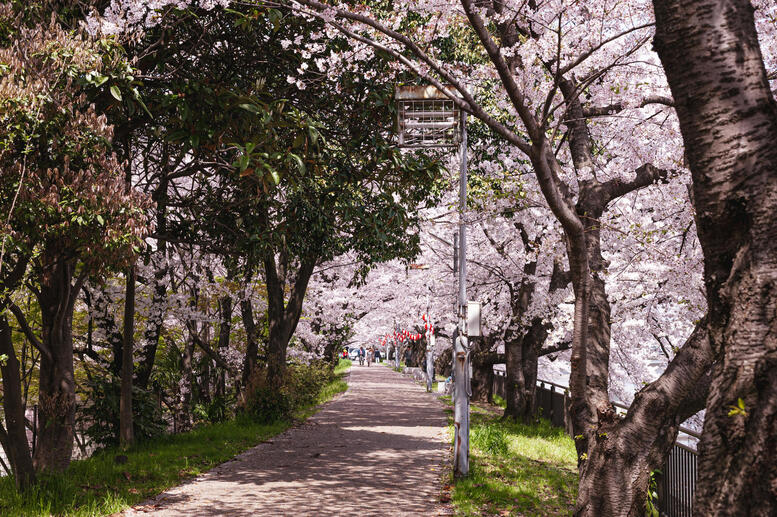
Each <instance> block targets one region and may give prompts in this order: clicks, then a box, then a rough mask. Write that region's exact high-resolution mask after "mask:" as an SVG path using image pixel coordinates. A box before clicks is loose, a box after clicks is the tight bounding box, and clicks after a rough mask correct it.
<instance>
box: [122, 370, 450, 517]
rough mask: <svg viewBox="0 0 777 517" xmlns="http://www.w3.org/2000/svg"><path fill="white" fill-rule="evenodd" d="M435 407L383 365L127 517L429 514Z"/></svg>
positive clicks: (436, 485) (442, 440)
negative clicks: (302, 418)
mask: <svg viewBox="0 0 777 517" xmlns="http://www.w3.org/2000/svg"><path fill="white" fill-rule="evenodd" d="M446 436H447V435H446V418H445V414H444V412H443V408H442V405H441V404H440V403H439V402H438V401H437V400H436V399H435V398H434V397H433V396H431V395H429V394H427V393H426V392H425V390H424V388H422V387H420V386H418V385H416V384H414V383H413V382H412V381H410V380H409V379H407V378H405V377H403V376H402V375H400V374H398V373H396V372H394V371H392V370H390V369H389V368H384V367H381V366H372V367H369V368H368V367H366V366H363V367H360V366H353V367H352V368H351V375H350V379H349V389H348V391H347V392H346V393H345V394H344V395H342V396H341V397H339V398H337V399H336V400H334V401H333V402H331V403H329V404H327V405H326V406H324V408H323V409H322V410H321V411H320V412H319V413H317V414H316V415H314V416H313V417H311V418H310V419H309V420H307V421H306V422H305V423H304V424H302V425H300V426H297V427H295V428H293V429H290V430H288V431H286V432H285V433H283V434H281V435H279V436H277V437H275V438H273V439H271V440H269V441H267V442H265V443H263V444H260V445H259V446H257V447H255V448H253V449H250V450H248V451H246V452H244V453H243V454H241V455H239V456H237V457H236V458H235V459H233V460H231V461H229V462H227V463H223V464H221V465H219V466H218V467H216V468H214V469H213V470H211V471H210V472H208V473H206V474H204V475H203V476H200V477H199V478H197V479H195V480H193V481H191V482H189V483H186V484H184V485H181V486H179V487H176V488H173V489H171V490H169V491H168V492H165V493H163V494H160V495H159V496H157V497H156V498H154V499H152V500H151V501H148V502H146V503H144V504H143V505H140V506H137V507H135V508H134V509H132V510H128V511H126V512H124V513H123V515H125V516H137V515H148V514H151V515H159V516H181V515H187V516H188V515H192V516H216V515H225V516H226V515H229V516H248V515H251V516H256V517H259V516H271V515H272V516H274V515H391V516H393V515H397V516H399V515H436V514H438V513H439V511H442V510H439V507H440V505H439V503H438V496H439V493H440V480H441V475H440V473H441V469H442V466H443V464H444V461H445V458H446V456H447V454H446V453H447V449H448V444H447V438H446Z"/></svg>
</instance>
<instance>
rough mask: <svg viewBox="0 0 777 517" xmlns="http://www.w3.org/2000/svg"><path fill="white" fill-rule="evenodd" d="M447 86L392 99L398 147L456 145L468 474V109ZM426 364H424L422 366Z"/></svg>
mask: <svg viewBox="0 0 777 517" xmlns="http://www.w3.org/2000/svg"><path fill="white" fill-rule="evenodd" d="M455 95H457V94H456V91H455V90H454V89H453V88H452V87H445V88H443V91H441V90H439V89H437V88H435V87H434V86H401V87H398V88H397V90H396V92H395V97H396V100H397V130H398V143H399V146H400V147H408V148H430V147H439V148H455V147H456V144H458V147H459V235H458V244H459V252H458V261H457V262H458V264H457V266H458V268H457V269H458V282H459V295H458V301H457V306H458V307H457V316H458V320H459V323H458V329H459V332H458V337H457V338H456V340H455V342H454V344H453V375H454V392H453V393H454V428H455V437H454V459H453V469H454V475H455V476H457V477H461V476H466V475H467V474H468V473H469V397H470V395H471V387H470V382H469V381H470V379H469V343H468V340H467V259H466V257H467V254H466V218H465V212H466V209H467V128H466V122H467V114H466V113H465V112H463V111H462V110H459V109H458V108H456V106H455V103H454V101H453V100H452V99H453V98H454V96H455ZM427 367H428V365H427Z"/></svg>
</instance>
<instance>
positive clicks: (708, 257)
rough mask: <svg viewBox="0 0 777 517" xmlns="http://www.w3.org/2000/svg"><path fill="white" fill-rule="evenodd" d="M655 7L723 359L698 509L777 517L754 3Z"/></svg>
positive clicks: (703, 1)
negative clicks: (686, 161)
mask: <svg viewBox="0 0 777 517" xmlns="http://www.w3.org/2000/svg"><path fill="white" fill-rule="evenodd" d="M653 4H654V7H655V14H656V35H655V39H654V47H655V49H656V50H657V51H658V54H659V57H660V58H661V61H662V63H663V65H664V69H665V71H666V75H667V79H668V81H669V86H670V88H671V90H672V95H673V97H674V101H675V106H676V110H677V115H678V118H679V120H680V129H681V131H682V135H683V141H684V143H685V151H686V156H687V159H688V164H689V168H690V169H691V173H692V176H693V203H694V207H695V209H696V225H697V229H698V232H699V241H700V243H701V246H702V250H703V252H704V266H705V267H704V281H705V285H706V289H707V303H708V306H709V321H710V341H711V344H712V349H713V353H714V358H715V361H716V363H715V368H714V371H713V378H712V385H711V388H710V395H709V398H708V400H707V405H706V417H705V421H704V428H703V431H702V438H701V441H700V443H699V471H698V472H699V474H698V482H697V487H696V496H695V502H694V513H696V514H698V515H719V516H726V515H763V516H766V515H777V459H776V458H777V457H776V456H775V454H774V451H775V447H777V316H775V315H776V314H777V224H775V220H777V145H775V142H777V103H776V102H775V99H774V96H773V94H772V92H771V91H770V88H769V83H768V81H767V75H766V70H765V68H764V63H763V57H762V54H761V50H760V47H759V44H758V38H757V34H756V30H755V25H754V20H753V7H752V6H751V4H750V2H748V1H747V0H693V1H679V0H654V2H653ZM740 399H741V401H742V403H741V404H740V403H739V400H740ZM740 406H741V407H740Z"/></svg>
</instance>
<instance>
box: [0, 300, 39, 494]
mask: <svg viewBox="0 0 777 517" xmlns="http://www.w3.org/2000/svg"><path fill="white" fill-rule="evenodd" d="M2 354H5V355H6V356H7V359H6V361H5V363H4V364H3V363H0V372H1V373H2V376H3V412H4V414H5V425H6V428H7V430H6V429H3V427H2V425H0V433H1V434H3V443H2V445H3V449H4V450H5V453H6V456H8V461H9V462H10V463H11V469H12V470H13V475H14V481H15V482H16V489H17V490H19V491H23V490H25V489H26V488H27V487H29V486H30V485H32V484H34V483H35V469H34V468H33V466H32V455H31V454H30V446H29V443H27V430H26V429H25V426H24V422H25V419H24V405H23V404H22V381H21V377H20V373H19V360H18V359H17V357H16V351H15V350H14V347H13V336H12V332H11V326H10V325H9V324H8V320H7V319H6V317H5V315H0V355H2Z"/></svg>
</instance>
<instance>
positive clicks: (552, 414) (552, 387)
mask: <svg viewBox="0 0 777 517" xmlns="http://www.w3.org/2000/svg"><path fill="white" fill-rule="evenodd" d="M555 394H556V386H555V385H554V384H551V385H550V425H553V417H554V415H555V411H554V410H553V409H554V408H553V395H555Z"/></svg>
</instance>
